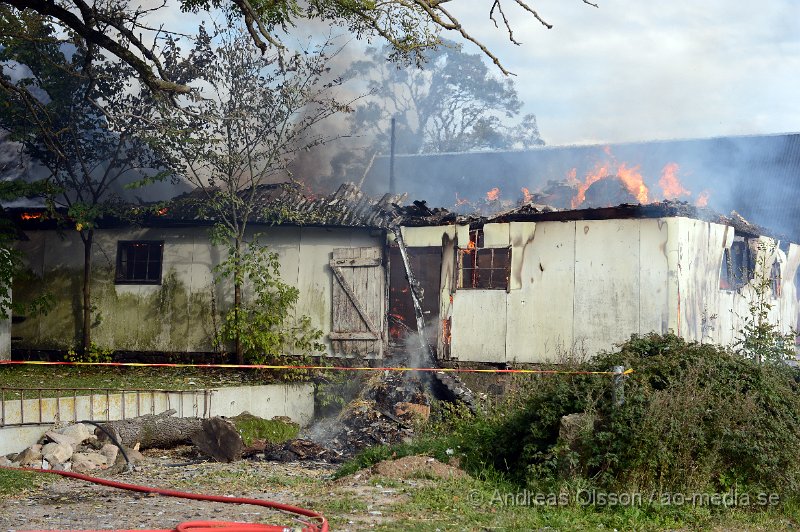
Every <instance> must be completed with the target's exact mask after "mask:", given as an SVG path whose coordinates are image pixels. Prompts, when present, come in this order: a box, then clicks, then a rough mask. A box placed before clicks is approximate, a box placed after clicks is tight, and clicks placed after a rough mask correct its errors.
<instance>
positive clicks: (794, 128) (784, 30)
mask: <svg viewBox="0 0 800 532" xmlns="http://www.w3.org/2000/svg"><path fill="white" fill-rule="evenodd" d="M491 4H492V2H491V0H480V1H479V0H459V1H457V2H452V3H450V4H449V6H448V9H451V10H452V11H453V12H454V13H456V14H457V15H458V16H459V18H460V19H461V21H462V22H463V23H464V26H465V27H467V29H468V30H469V31H470V32H471V33H472V34H473V35H474V36H475V37H477V38H478V40H480V41H481V42H482V43H484V44H485V45H486V46H488V47H489V49H491V50H492V51H493V52H495V54H496V55H497V56H498V57H499V58H500V60H501V61H502V62H503V64H504V66H505V67H506V68H507V69H508V70H510V71H512V72H514V73H515V74H516V75H515V76H514V78H513V79H514V81H515V85H516V87H517V90H518V92H519V94H520V96H521V99H522V101H524V102H525V107H524V108H523V114H524V113H533V114H535V115H536V117H537V119H538V123H539V129H540V131H541V134H542V137H543V138H544V140H545V141H546V143H547V144H548V145H569V144H603V143H616V142H632V141H641V140H659V139H676V138H681V139H682V138H705V137H717V136H728V135H747V134H772V133H789V132H800V105H798V103H797V102H798V97H797V96H796V95H797V94H798V93H800V2H798V1H796V0H765V1H763V2H759V3H755V2H751V1H747V0H704V1H702V2H698V1H697V0H673V1H671V2H645V1H641V0H597V5H598V7H597V8H595V7H592V6H590V5H587V4H585V3H583V2H582V1H581V0H528V4H529V5H530V6H532V7H533V8H534V9H536V10H537V12H538V13H539V14H540V15H541V16H542V17H543V18H544V19H545V20H547V22H549V23H551V24H553V28H552V29H549V30H548V29H547V28H545V27H544V26H542V25H541V24H540V23H539V22H538V21H537V20H536V19H535V18H534V17H533V16H532V15H530V14H528V13H526V12H525V11H523V10H522V9H521V8H519V7H518V6H516V5H515V4H514V2H512V1H511V0H505V1H504V2H503V5H504V6H505V10H506V14H507V15H508V16H509V19H510V20H511V21H512V27H513V30H514V35H515V37H516V38H517V40H519V41H521V42H522V44H521V45H520V46H516V45H514V44H512V43H510V42H509V40H508V36H507V34H506V32H505V30H504V29H503V28H502V27H501V28H499V29H498V28H495V27H494V24H493V23H492V22H491V21H490V20H489V15H488V13H489V8H490V6H491ZM172 11H174V12H172V13H164V12H163V11H162V12H160V13H159V16H160V17H162V18H163V21H164V22H166V25H167V26H168V27H175V26H174V25H173V24H172V23H173V22H175V23H177V25H178V26H179V27H180V26H183V27H185V28H186V30H187V31H191V30H192V26H193V27H194V28H196V24H197V22H198V21H199V18H198V17H192V16H190V15H188V16H187V15H186V14H183V13H180V12H178V11H177V10H176V9H175V10H172ZM205 16H206V17H207V16H208V14H207V13H206V14H205ZM320 29H322V30H323V31H324V29H325V28H324V27H321V26H320V25H319V24H315V25H314V26H313V28H306V30H308V33H313V32H316V31H320ZM338 31H341V30H338ZM301 33H303V30H302V29H301V31H299V32H297V34H298V35H299V34H301ZM444 36H445V37H447V38H451V39H455V40H458V39H457V37H458V36H457V35H456V34H454V33H452V32H450V33H445V35H444ZM349 46H350V47H351V50H349V54H352V55H353V56H358V55H360V52H359V50H360V48H361V47H363V46H365V44H364V43H357V42H356V43H352V44H350V45H349ZM352 48H355V50H352ZM464 50H465V51H466V52H471V53H479V52H480V50H479V49H478V48H477V47H476V46H475V45H472V44H470V43H465V46H464ZM497 75H498V76H500V75H501V73H500V71H499V70H498V71H497Z"/></svg>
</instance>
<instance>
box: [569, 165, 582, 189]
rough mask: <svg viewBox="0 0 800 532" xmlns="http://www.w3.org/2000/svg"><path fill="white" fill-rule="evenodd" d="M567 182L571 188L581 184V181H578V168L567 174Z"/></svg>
mask: <svg viewBox="0 0 800 532" xmlns="http://www.w3.org/2000/svg"><path fill="white" fill-rule="evenodd" d="M566 181H567V184H568V185H570V186H575V185H578V184H580V181H578V169H577V168H573V169H572V170H570V171H569V172H567V179H566Z"/></svg>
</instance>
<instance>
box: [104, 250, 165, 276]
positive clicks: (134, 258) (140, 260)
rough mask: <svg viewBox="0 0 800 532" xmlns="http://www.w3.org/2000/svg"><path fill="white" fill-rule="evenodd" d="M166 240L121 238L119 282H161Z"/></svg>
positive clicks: (118, 268) (118, 256)
mask: <svg viewBox="0 0 800 532" xmlns="http://www.w3.org/2000/svg"><path fill="white" fill-rule="evenodd" d="M163 252H164V242H163V241H153V240H136V241H125V240H121V241H119V242H118V243H117V271H116V275H115V277H114V281H115V282H116V283H117V284H161V259H162V257H163V255H164V253H163Z"/></svg>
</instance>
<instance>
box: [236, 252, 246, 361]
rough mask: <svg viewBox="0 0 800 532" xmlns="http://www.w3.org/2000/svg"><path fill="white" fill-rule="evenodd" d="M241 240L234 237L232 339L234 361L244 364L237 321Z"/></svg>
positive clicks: (238, 315) (240, 291)
mask: <svg viewBox="0 0 800 532" xmlns="http://www.w3.org/2000/svg"><path fill="white" fill-rule="evenodd" d="M241 249H242V240H241V239H240V238H238V237H237V238H236V251H235V253H236V255H235V257H234V270H233V321H234V323H235V324H236V338H235V339H234V342H235V347H236V363H237V364H244V351H243V349H242V337H241V331H242V324H241V323H240V322H239V319H240V318H241V314H240V312H241V308H242V253H241Z"/></svg>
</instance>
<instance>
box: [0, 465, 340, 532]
mask: <svg viewBox="0 0 800 532" xmlns="http://www.w3.org/2000/svg"><path fill="white" fill-rule="evenodd" d="M0 468H2V469H11V470H17V471H32V472H35V473H52V474H55V475H61V476H63V477H69V478H77V479H79V480H85V481H86V482H93V483H95V484H100V485H102V486H110V487H112V488H119V489H124V490H129V491H138V492H142V493H156V494H158V495H164V496H166V497H179V498H182V499H192V500H195V501H209V502H222V503H229V504H250V505H253V506H263V507H265V508H272V509H273V510H280V511H282V512H287V513H291V514H295V515H298V516H302V517H308V518H310V519H311V520H313V521H316V522H315V523H312V522H306V521H302V523H303V525H305V526H304V527H303V528H302V530H303V532H328V521H327V519H325V517H324V516H323V515H322V514H320V513H317V512H314V511H312V510H306V509H305V508H299V507H297V506H290V505H288V504H283V503H280V502H274V501H264V500H259V499H247V498H244V497H227V496H223V495H204V494H201V493H187V492H183V491H177V490H169V489H162V488H153V487H150V486H140V485H137V484H126V483H124V482H115V481H113V480H107V479H104V478H97V477H90V476H89V475H82V474H80V473H73V472H72V471H54V470H52V469H34V468H15V467H5V466H0ZM292 529H293V528H292V527H287V526H276V525H259V524H253V523H231V522H221V521H190V522H186V523H181V524H179V525H178V526H177V527H176V528H175V529H169V530H165V529H158V530H151V531H146V530H137V531H135V532H288V531H290V530H292ZM87 532H88V531H87Z"/></svg>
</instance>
